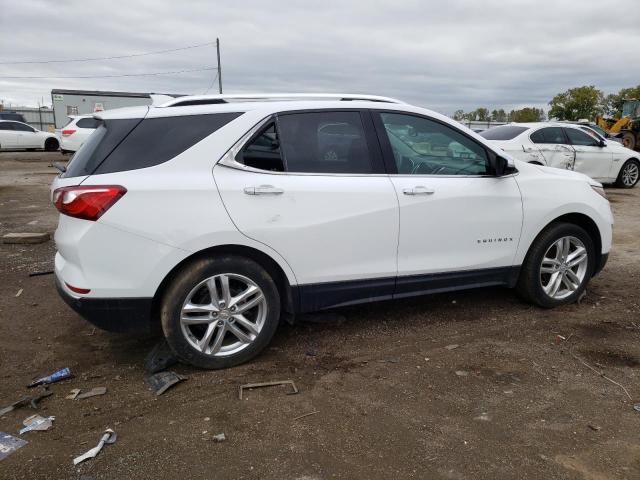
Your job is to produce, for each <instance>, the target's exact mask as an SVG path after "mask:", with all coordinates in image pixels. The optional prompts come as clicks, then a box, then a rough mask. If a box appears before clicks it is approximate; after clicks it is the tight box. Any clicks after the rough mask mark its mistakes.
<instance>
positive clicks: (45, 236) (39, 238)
mask: <svg viewBox="0 0 640 480" xmlns="http://www.w3.org/2000/svg"><path fill="white" fill-rule="evenodd" d="M49 238H51V235H50V234H49V233H46V232H45V233H22V232H20V233H18V232H14V233H7V234H6V235H3V236H2V243H13V244H16V243H19V244H35V243H44V242H46V241H47V240H49Z"/></svg>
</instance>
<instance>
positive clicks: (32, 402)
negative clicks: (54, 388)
mask: <svg viewBox="0 0 640 480" xmlns="http://www.w3.org/2000/svg"><path fill="white" fill-rule="evenodd" d="M51 394H53V392H50V391H49V390H47V389H46V388H45V389H44V391H43V392H42V393H41V394H40V395H35V396H33V397H24V398H21V399H20V400H18V401H17V402H14V403H12V404H11V405H8V406H6V407H4V408H2V409H0V417H1V416H2V415H5V414H7V413H9V412H11V411H13V410H16V409H18V408H22V407H26V406H30V407H31V408H33V409H34V410H35V409H37V408H38V403H39V402H40V400H42V399H43V398H45V397H48V396H49V395H51Z"/></svg>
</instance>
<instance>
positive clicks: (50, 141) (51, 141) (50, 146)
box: [44, 138, 60, 152]
mask: <svg viewBox="0 0 640 480" xmlns="http://www.w3.org/2000/svg"><path fill="white" fill-rule="evenodd" d="M59 146H60V144H59V143H58V141H57V140H56V139H55V138H47V140H46V141H45V142H44V149H45V151H47V152H55V151H56V150H58V147H59Z"/></svg>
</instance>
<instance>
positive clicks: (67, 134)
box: [62, 130, 76, 137]
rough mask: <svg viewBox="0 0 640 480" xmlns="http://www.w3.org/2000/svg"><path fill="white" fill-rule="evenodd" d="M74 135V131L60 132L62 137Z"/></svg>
mask: <svg viewBox="0 0 640 480" xmlns="http://www.w3.org/2000/svg"><path fill="white" fill-rule="evenodd" d="M74 133H76V131H75V130H62V135H63V136H65V137H68V136H69V135H73V134H74Z"/></svg>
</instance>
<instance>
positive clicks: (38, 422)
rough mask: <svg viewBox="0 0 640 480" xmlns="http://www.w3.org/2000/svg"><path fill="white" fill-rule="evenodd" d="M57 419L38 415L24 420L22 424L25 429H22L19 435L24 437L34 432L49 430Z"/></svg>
mask: <svg viewBox="0 0 640 480" xmlns="http://www.w3.org/2000/svg"><path fill="white" fill-rule="evenodd" d="M55 419H56V417H42V416H40V415H38V414H36V415H31V416H30V417H27V418H25V419H24V421H23V422H22V424H23V425H24V428H23V429H21V430H20V432H18V433H19V434H20V435H22V434H23V433H27V432H30V431H32V430H38V431H44V430H49V429H50V428H51V426H52V425H53V421H54V420H55Z"/></svg>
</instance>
